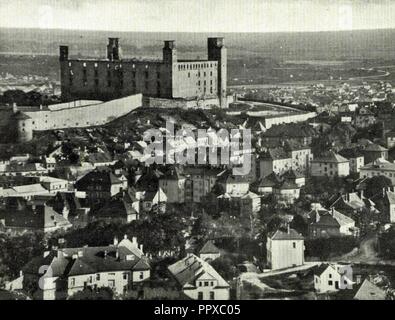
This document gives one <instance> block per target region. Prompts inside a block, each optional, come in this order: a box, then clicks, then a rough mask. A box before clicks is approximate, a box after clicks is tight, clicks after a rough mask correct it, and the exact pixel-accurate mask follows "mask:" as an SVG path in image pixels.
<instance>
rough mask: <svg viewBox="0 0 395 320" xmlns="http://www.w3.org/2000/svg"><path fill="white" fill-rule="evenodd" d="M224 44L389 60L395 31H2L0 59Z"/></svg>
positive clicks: (294, 55) (241, 49) (266, 52)
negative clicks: (111, 47)
mask: <svg viewBox="0 0 395 320" xmlns="http://www.w3.org/2000/svg"><path fill="white" fill-rule="evenodd" d="M209 35H210V36H212V35H218V36H224V37H225V38H226V45H227V47H228V48H229V56H230V57H231V58H237V57H241V56H245V55H254V56H259V57H275V58H284V59H292V60H307V59H318V60H335V59H343V60H344V59H393V58H394V57H395V41H394V40H395V29H376V30H353V31H319V32H278V33H222V32H221V33H207V32H202V33H186V32H182V33H170V32H124V31H122V32H115V31H86V30H83V31H82V30H62V29H15V28H0V38H1V39H2V40H1V41H0V53H25V54H48V55H57V54H58V46H59V45H60V44H68V45H69V46H70V50H71V54H81V55H84V56H103V55H104V54H105V52H104V51H103V50H104V49H103V48H105V44H106V42H107V37H111V36H119V37H120V38H121V45H122V47H123V51H124V53H125V54H126V55H128V54H130V55H131V56H138V55H147V54H148V55H153V57H157V55H158V54H160V53H161V48H162V41H163V40H165V39H174V40H176V41H177V47H178V48H179V51H180V52H184V53H186V54H188V53H189V54H191V55H194V56H196V55H204V54H205V47H206V43H205V41H206V40H205V38H206V36H209Z"/></svg>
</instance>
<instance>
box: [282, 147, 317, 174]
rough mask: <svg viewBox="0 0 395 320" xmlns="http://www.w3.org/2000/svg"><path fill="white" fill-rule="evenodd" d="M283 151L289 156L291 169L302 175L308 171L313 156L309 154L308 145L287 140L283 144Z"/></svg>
mask: <svg viewBox="0 0 395 320" xmlns="http://www.w3.org/2000/svg"><path fill="white" fill-rule="evenodd" d="M284 150H285V151H286V152H287V153H288V154H289V155H290V156H291V159H292V166H291V169H293V170H297V171H300V172H303V173H306V172H308V171H309V165H310V162H311V160H313V154H312V153H311V149H310V147H309V146H308V145H303V144H300V143H296V142H293V141H292V140H288V141H286V142H284Z"/></svg>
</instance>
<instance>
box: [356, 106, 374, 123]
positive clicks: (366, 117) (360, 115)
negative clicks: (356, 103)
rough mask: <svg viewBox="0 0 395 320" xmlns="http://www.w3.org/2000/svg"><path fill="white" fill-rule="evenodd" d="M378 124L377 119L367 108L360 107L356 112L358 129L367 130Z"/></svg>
mask: <svg viewBox="0 0 395 320" xmlns="http://www.w3.org/2000/svg"><path fill="white" fill-rule="evenodd" d="M375 123H376V117H375V115H374V114H373V112H371V111H370V110H369V109H368V108H367V107H360V108H359V109H357V110H356V112H355V120H354V125H355V126H356V127H357V128H367V127H370V126H371V125H373V124H375Z"/></svg>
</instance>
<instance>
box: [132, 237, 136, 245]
mask: <svg viewBox="0 0 395 320" xmlns="http://www.w3.org/2000/svg"><path fill="white" fill-rule="evenodd" d="M132 243H133V244H135V245H136V246H137V237H133V238H132Z"/></svg>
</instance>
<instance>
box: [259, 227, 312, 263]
mask: <svg viewBox="0 0 395 320" xmlns="http://www.w3.org/2000/svg"><path fill="white" fill-rule="evenodd" d="M266 249H267V263H268V265H269V267H270V268H271V269H272V270H276V269H285V268H291V267H296V266H301V265H303V264H304V249H305V248H304V237H303V236H302V235H301V234H299V233H297V232H296V231H295V230H293V229H290V228H289V227H288V230H287V231H282V230H277V231H275V232H273V233H271V234H270V235H269V236H268V237H267V243H266Z"/></svg>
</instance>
